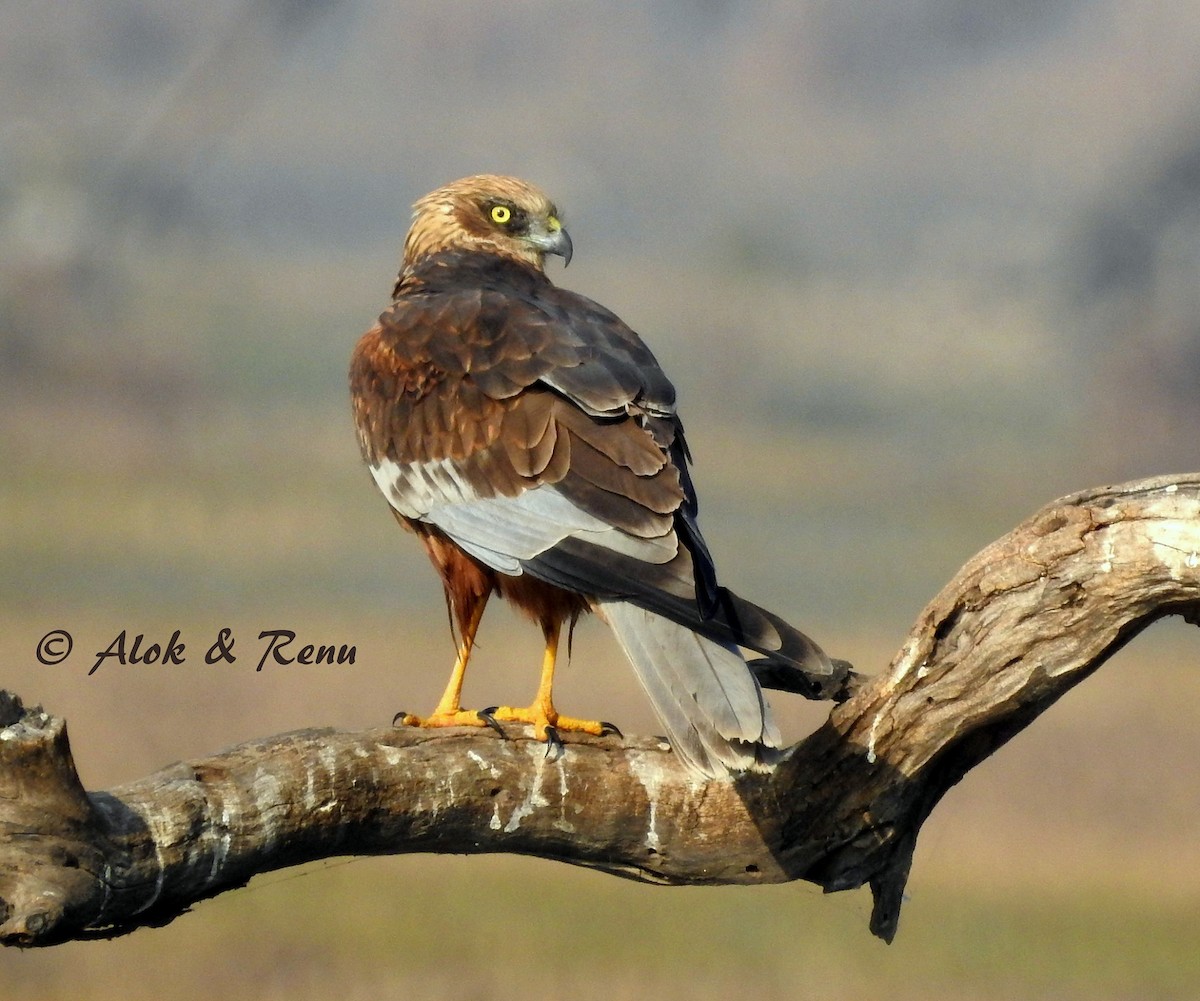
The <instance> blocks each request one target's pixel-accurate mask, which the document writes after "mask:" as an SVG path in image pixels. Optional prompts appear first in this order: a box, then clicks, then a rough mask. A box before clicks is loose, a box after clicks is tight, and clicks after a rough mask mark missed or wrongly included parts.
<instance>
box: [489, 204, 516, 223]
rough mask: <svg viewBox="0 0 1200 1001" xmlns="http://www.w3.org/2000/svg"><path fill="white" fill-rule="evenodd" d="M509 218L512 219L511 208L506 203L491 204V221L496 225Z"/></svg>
mask: <svg viewBox="0 0 1200 1001" xmlns="http://www.w3.org/2000/svg"><path fill="white" fill-rule="evenodd" d="M510 219H512V209H510V208H509V207H508V206H507V205H493V206H492V222H494V223H496V224H497V225H498V226H504V225H506V224H507V223H508V221H509V220H510Z"/></svg>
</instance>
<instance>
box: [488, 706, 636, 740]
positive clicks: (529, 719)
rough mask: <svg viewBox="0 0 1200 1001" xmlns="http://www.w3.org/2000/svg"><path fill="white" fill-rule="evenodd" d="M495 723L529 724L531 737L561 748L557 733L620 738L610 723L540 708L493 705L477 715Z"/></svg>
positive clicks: (619, 734)
mask: <svg viewBox="0 0 1200 1001" xmlns="http://www.w3.org/2000/svg"><path fill="white" fill-rule="evenodd" d="M481 715H483V716H488V717H490V718H491V719H493V720H495V721H497V722H499V723H529V724H530V725H531V726H532V727H533V735H534V736H535V737H537V739H538V740H541V741H545V742H546V743H548V744H553V745H561V744H562V740H561V739H560V737H559V734H562V733H588V734H591V735H592V736H593V737H604V736H607V735H608V734H610V733H611V734H614V735H616V736H618V737H620V736H622V734H621V731H620V730H618V729H617V728H616V727H615V726H614V725H613V724H612V723H605V722H604V721H603V720H593V719H575V717H573V716H560V715H559V713H558V711H557V710H556V709H554V708H553V707H551V708H548V709H547V708H543V707H542V706H536V705H534V706H525V707H524V708H522V709H514V708H513V707H512V706H493V707H492V708H491V709H484V710H483V712H482V713H481Z"/></svg>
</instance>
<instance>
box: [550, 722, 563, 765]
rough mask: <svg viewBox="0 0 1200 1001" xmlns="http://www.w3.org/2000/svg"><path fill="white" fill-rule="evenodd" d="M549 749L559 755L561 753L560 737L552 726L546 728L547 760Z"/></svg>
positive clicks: (561, 743) (556, 729) (556, 728)
mask: <svg viewBox="0 0 1200 1001" xmlns="http://www.w3.org/2000/svg"><path fill="white" fill-rule="evenodd" d="M551 748H553V749H554V750H556V751H558V753H559V754H562V753H563V742H562V737H560V736H559V735H558V727H554V726H548V727H546V757H547V758H548V757H550V749H551Z"/></svg>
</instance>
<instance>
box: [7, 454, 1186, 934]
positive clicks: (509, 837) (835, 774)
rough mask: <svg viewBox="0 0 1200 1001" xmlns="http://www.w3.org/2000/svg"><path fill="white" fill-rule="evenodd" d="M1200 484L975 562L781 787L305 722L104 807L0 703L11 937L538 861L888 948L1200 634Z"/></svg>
mask: <svg viewBox="0 0 1200 1001" xmlns="http://www.w3.org/2000/svg"><path fill="white" fill-rule="evenodd" d="M1198 601H1200V474H1197V475H1191V476H1183V477H1173V478H1159V479H1154V480H1144V481H1139V482H1135V483H1128V484H1124V485H1122V486H1116V487H1102V488H1098V489H1095V490H1089V491H1086V492H1085V493H1081V494H1077V495H1074V496H1072V497H1067V498H1064V499H1062V500H1059V501H1056V502H1054V503H1053V504H1051V505H1049V506H1048V507H1046V508H1044V509H1043V510H1041V511H1039V512H1038V513H1037V514H1035V515H1034V516H1033V517H1032V518H1030V519H1028V520H1027V521H1026V522H1024V523H1023V524H1021V525H1019V526H1018V527H1017V528H1016V529H1014V530H1013V531H1012V532H1011V533H1009V534H1008V535H1006V536H1005V537H1003V538H1002V539H1000V540H998V541H997V542H995V543H993V544H992V545H990V546H988V547H987V548H986V549H984V550H983V551H982V552H981V553H979V554H978V555H977V556H975V557H974V558H973V559H972V560H971V561H970V562H969V563H967V565H966V566H964V567H963V568H962V570H960V571H959V572H958V574H957V575H956V576H955V577H954V579H953V580H952V581H951V582H950V583H949V584H948V585H947V586H946V588H945V589H944V590H943V591H942V592H941V594H939V595H938V596H937V597H936V598H934V600H933V601H932V602H931V603H930V605H929V606H928V607H927V608H926V609H925V611H924V612H923V613H922V614H921V617H920V619H919V620H918V621H917V623H916V625H915V626H914V628H913V630H912V632H911V633H910V635H909V637H908V639H907V640H906V641H905V643H904V645H903V646H902V648H901V650H900V653H899V654H898V655H897V656H896V658H895V660H894V661H893V662H892V664H891V665H890V666H889V668H888V669H887V670H886V671H885V672H883V673H882V674H880V675H878V676H877V677H875V678H872V679H869V680H867V681H865V682H863V683H862V684H861V686H860V687H859V690H858V691H857V693H856V694H855V695H854V696H853V697H852V698H850V699H849V700H848V701H846V702H844V703H843V704H841V705H837V706H835V707H834V708H833V710H832V712H831V713H830V716H829V719H828V720H827V721H826V723H825V724H824V725H822V726H821V727H820V728H819V729H818V730H817V731H816V732H815V733H813V734H811V735H810V736H809V737H807V738H806V739H805V740H803V741H801V742H800V743H799V744H797V745H796V746H795V747H793V748H792V749H790V751H789V753H788V755H787V757H786V759H785V760H784V761H783V762H782V763H781V764H780V765H779V766H778V767H777V768H776V769H775V770H774V771H773V772H772V773H771V774H768V775H750V776H744V777H742V778H739V779H737V780H736V781H711V782H702V781H698V780H696V779H695V778H693V777H692V775H691V774H690V773H688V772H687V771H686V770H685V769H684V768H683V766H682V765H680V763H679V762H678V761H677V760H676V759H675V758H674V757H673V756H672V754H671V753H670V750H669V749H668V748H667V747H666V746H665V745H662V744H660V743H659V742H658V741H655V740H644V739H643V740H621V739H618V738H616V737H608V738H604V739H601V740H586V741H575V742H569V743H568V744H567V747H566V749H565V753H563V754H561V755H558V756H557V757H556V756H553V755H552V756H551V757H549V758H548V757H547V756H546V753H545V746H544V745H542V744H539V743H537V742H535V741H533V740H532V739H529V738H528V737H525V736H521V735H516V736H514V737H512V738H510V739H507V740H506V739H502V738H501V737H499V736H498V735H497V734H495V733H493V732H492V731H490V730H487V729H478V730H477V729H472V730H448V731H442V732H431V731H418V730H412V729H407V728H399V729H380V730H370V731H366V732H362V733H341V732H334V731H330V730H305V731H301V732H298V733H291V734H284V735H282V736H277V737H270V738H266V739H263V740H259V741H254V742H252V743H248V744H243V745H241V746H239V747H236V748H234V749H232V750H230V751H226V752H224V753H222V754H218V755H214V756H213V757H209V758H204V759H200V760H196V761H191V762H187V763H184V764H177V765H174V766H171V767H170V768H167V769H164V770H163V771H161V772H158V773H156V774H154V775H151V776H149V777H148V778H145V779H142V780H140V781H137V782H132V783H129V784H128V785H124V786H121V787H118V788H116V789H113V790H111V791H109V792H99V793H87V792H85V791H84V789H83V787H82V786H81V784H80V782H79V779H78V777H77V775H76V772H75V767H74V763H73V761H72V758H71V751H70V748H69V746H68V742H67V737H66V725H65V723H64V722H63V721H62V720H61V719H57V718H55V717H53V716H49V715H47V714H45V713H42V712H41V711H40V710H25V709H23V708H22V706H21V704H20V702H19V700H17V699H16V698H15V697H12V696H7V695H0V941H3V942H4V943H5V944H10V945H47V944H52V943H55V942H61V941H64V940H67V939H72V938H83V937H93V936H105V935H113V934H119V933H122V932H125V931H128V930H131V929H133V928H136V927H139V926H141V925H148V924H161V923H164V922H167V921H170V920H171V919H172V918H174V917H175V916H177V915H178V914H180V913H182V912H183V911H184V910H186V909H187V908H188V907H190V906H191V905H192V904H194V903H195V902H196V901H198V900H201V899H203V898H205V897H209V896H213V895H214V894H217V893H220V892H222V891H223V890H226V889H229V888H231V887H235V886H240V885H242V884H243V883H245V882H246V881H247V880H248V879H249V878H250V877H251V876H253V875H254V874H255V873H259V872H266V871H269V870H271V869H277V868H280V867H283V866H289V865H294V864H297V863H299V862H304V861H307V860H311V859H318V858H324V857H327V856H331V855H349V854H395V853H402V852H417V851H422V852H430V851H432V852H459V853H461V852H468V853H470V852H518V853H522V854H527V855H538V856H541V857H544V858H551V859H558V860H561V861H565V862H572V863H575V864H577V865H585V866H590V867H593V868H597V869H601V870H604V871H607V872H611V873H614V874H616V875H621V876H626V877H630V878H633V879H639V880H644V881H646V882H652V883H674V884H685V883H691V884H716V883H769V882H784V881H787V880H793V879H804V880H809V881H811V882H814V883H817V884H818V885H820V886H822V887H824V888H825V889H826V890H830V891H832V890H845V889H851V888H853V887H858V886H862V885H863V884H869V885H870V887H871V891H872V893H873V894H874V899H875V907H874V912H873V915H872V919H871V927H872V930H873V931H874V932H875V933H876V934H877V935H880V936H882V937H883V938H885V939H888V940H890V939H891V938H892V936H893V935H894V934H895V931H896V927H897V922H898V920H899V912H900V902H901V897H902V894H903V890H904V886H905V882H906V880H907V878H908V871H909V866H910V862H911V858H912V852H913V848H914V846H915V844H916V839H917V835H918V833H919V831H920V828H921V825H922V823H923V822H924V820H925V818H926V817H927V816H928V815H929V813H930V811H931V810H932V809H933V808H934V806H935V805H936V804H937V803H938V801H939V800H940V799H941V797H942V795H943V794H944V793H945V792H946V790H947V789H949V788H950V787H951V786H953V785H954V784H955V783H956V782H958V781H959V779H961V778H962V777H963V775H965V774H966V773H967V772H968V771H969V770H970V769H971V768H972V767H974V766H975V765H976V764H978V763H979V762H980V761H982V760H983V759H984V758H986V757H987V756H988V755H989V754H991V753H992V751H994V750H995V749H996V748H997V747H999V746H1000V745H1001V744H1003V743H1004V742H1005V741H1007V740H1008V739H1009V738H1010V737H1012V736H1013V735H1014V734H1016V733H1017V732H1019V731H1020V730H1021V729H1023V728H1024V727H1025V726H1027V725H1028V724H1029V723H1030V722H1031V721H1032V720H1033V719H1035V718H1036V717H1037V716H1038V715H1039V714H1040V713H1041V712H1042V711H1043V710H1045V709H1046V708H1047V707H1048V706H1050V705H1051V704H1052V703H1053V702H1054V701H1055V700H1056V699H1058V698H1059V696H1061V695H1062V694H1063V693H1064V692H1066V691H1067V690H1068V689H1069V688H1071V687H1072V686H1073V685H1075V684H1077V683H1078V682H1079V681H1081V680H1083V678H1085V677H1087V676H1088V674H1090V673H1091V672H1092V671H1094V670H1095V669H1096V668H1097V667H1099V666H1100V665H1101V664H1102V663H1103V662H1104V661H1105V660H1106V659H1107V658H1108V657H1109V656H1110V655H1111V654H1112V653H1113V652H1114V651H1116V650H1117V649H1118V648H1120V647H1121V646H1122V645H1123V644H1124V643H1126V642H1127V641H1128V640H1129V639H1130V638H1131V637H1133V636H1134V635H1136V634H1137V633H1138V632H1139V631H1140V630H1141V629H1142V628H1144V627H1145V626H1146V625H1148V624H1149V623H1150V622H1152V621H1154V620H1155V619H1157V618H1160V617H1162V616H1165V615H1170V614H1180V615H1183V616H1184V617H1185V618H1188V619H1189V620H1191V621H1195V616H1196V613H1197V608H1198V607H1200V605H1198Z"/></svg>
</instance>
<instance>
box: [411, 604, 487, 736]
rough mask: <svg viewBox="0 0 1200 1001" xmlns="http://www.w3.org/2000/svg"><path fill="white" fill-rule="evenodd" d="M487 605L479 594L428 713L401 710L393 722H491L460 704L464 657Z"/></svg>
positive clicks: (464, 670) (464, 672)
mask: <svg viewBox="0 0 1200 1001" xmlns="http://www.w3.org/2000/svg"><path fill="white" fill-rule="evenodd" d="M486 605H487V597H486V596H485V597H483V598H482V599H481V600H480V601H479V603H478V604H477V605H476V606H475V607H474V609H473V610H472V611H471V618H470V620H469V621H468V622H467V628H466V629H465V630H464V631H463V635H462V639H461V641H460V642H459V645H458V657H456V658H455V661H454V669H453V670H452V671H451V672H450V681H449V683H448V684H447V685H446V690H445V691H444V692H443V693H442V697H441V699H439V700H438V704H437V706H436V707H434V710H433V712H432V713H430V714H429V715H428V716H414V715H412V714H411V713H401V714H400V715H398V716H397V717H396V722H398V723H403V724H404V725H405V726H491V725H492V723H490V722H489V721H488V719H487V717H486V716H485V715H482V714H480V713H478V712H475V711H473V710H464V709H462V708H461V699H462V686H463V678H464V677H465V676H466V673H467V661H469V660H470V659H471V650H472V648H473V647H474V646H475V633H476V632H477V631H478V630H479V623H480V621H481V620H482V619H483V610H484V608H485V606H486Z"/></svg>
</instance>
